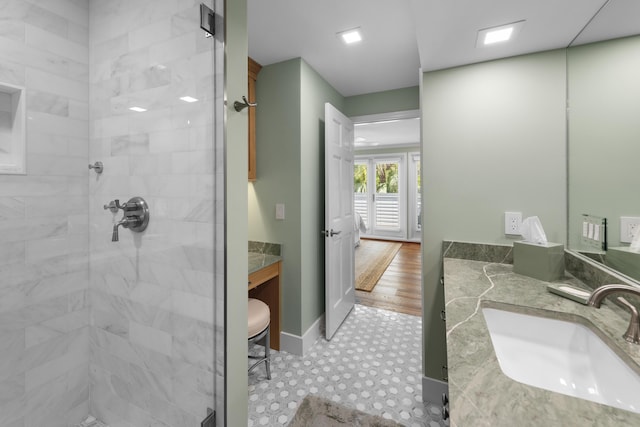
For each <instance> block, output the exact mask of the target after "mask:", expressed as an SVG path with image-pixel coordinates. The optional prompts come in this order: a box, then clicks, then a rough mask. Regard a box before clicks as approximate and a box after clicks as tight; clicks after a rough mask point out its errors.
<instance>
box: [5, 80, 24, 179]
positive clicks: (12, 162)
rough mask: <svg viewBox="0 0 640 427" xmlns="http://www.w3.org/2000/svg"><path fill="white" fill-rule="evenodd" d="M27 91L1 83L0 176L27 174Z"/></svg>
mask: <svg viewBox="0 0 640 427" xmlns="http://www.w3.org/2000/svg"><path fill="white" fill-rule="evenodd" d="M25 110H26V108H25V89H24V88H23V87H19V86H14V85H10V84H7V83H2V82H0V174H14V175H24V174H26V164H25V153H26V139H25V127H26V121H25Z"/></svg>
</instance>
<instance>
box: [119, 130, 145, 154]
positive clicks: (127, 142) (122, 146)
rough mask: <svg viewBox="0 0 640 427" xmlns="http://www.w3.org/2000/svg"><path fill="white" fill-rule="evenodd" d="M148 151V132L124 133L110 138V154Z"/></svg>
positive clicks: (143, 152)
mask: <svg viewBox="0 0 640 427" xmlns="http://www.w3.org/2000/svg"><path fill="white" fill-rule="evenodd" d="M148 153H149V134H147V133H142V134H138V135H124V136H118V137H114V138H111V155H112V156H123V155H143V154H148Z"/></svg>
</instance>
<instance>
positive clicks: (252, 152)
mask: <svg viewBox="0 0 640 427" xmlns="http://www.w3.org/2000/svg"><path fill="white" fill-rule="evenodd" d="M260 69H262V65H260V64H258V63H257V62H256V61H254V60H253V59H251V58H249V87H248V98H249V102H251V103H253V102H256V80H257V79H258V73H259V72H260ZM248 110H249V181H255V180H256V109H255V108H248Z"/></svg>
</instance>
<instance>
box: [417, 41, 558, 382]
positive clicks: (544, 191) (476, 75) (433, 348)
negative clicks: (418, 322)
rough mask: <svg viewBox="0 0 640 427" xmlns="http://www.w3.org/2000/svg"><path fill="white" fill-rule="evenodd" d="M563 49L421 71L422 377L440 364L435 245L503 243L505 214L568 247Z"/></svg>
mask: <svg viewBox="0 0 640 427" xmlns="http://www.w3.org/2000/svg"><path fill="white" fill-rule="evenodd" d="M565 94H566V57H565V51H564V50H558V51H550V52H544V53H539V54H533V55H526V56H520V57H515V58H508V59H503V60H498V61H492V62H485V63H481V64H475V65H470V66H465V67H458V68H454V69H448V70H442V71H435V72H429V73H425V74H424V75H423V80H422V138H423V146H422V162H423V168H422V171H423V172H422V173H423V176H422V182H423V200H424V206H425V208H424V211H423V215H424V217H423V224H424V226H423V235H422V241H423V260H422V262H423V263H422V265H423V334H424V357H423V363H424V369H425V371H424V372H425V374H426V376H428V377H431V378H435V379H442V375H441V366H442V365H444V364H446V347H445V334H444V323H443V322H442V320H440V311H441V310H442V309H443V288H442V286H440V277H441V276H442V261H441V256H442V250H441V246H442V241H443V240H461V241H470V242H483V243H499V244H510V243H512V242H513V239H510V238H507V237H506V236H505V235H504V226H503V217H504V211H507V210H513V211H520V212H522V213H523V216H524V217H527V216H531V215H537V216H539V217H540V220H541V221H542V224H543V226H544V228H545V231H546V234H547V238H548V239H549V240H550V241H552V242H559V243H565V241H566V145H565V136H566V121H565Z"/></svg>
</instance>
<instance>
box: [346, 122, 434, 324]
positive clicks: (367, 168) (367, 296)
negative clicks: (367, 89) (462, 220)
mask: <svg viewBox="0 0 640 427" xmlns="http://www.w3.org/2000/svg"><path fill="white" fill-rule="evenodd" d="M353 121H354V124H355V126H354V128H355V148H356V149H355V157H354V176H353V179H354V185H353V188H354V190H353V191H354V197H353V199H354V212H355V224H354V232H355V239H354V240H355V247H356V249H355V260H356V303H358V304H362V305H368V306H372V307H377V308H383V309H386V310H392V311H396V312H400V313H405V314H411V315H414V316H421V315H422V297H421V296H422V290H421V289H422V288H421V286H422V285H421V277H422V262H421V261H422V257H421V247H420V242H421V225H422V224H421V222H422V221H421V211H422V204H421V196H420V194H421V184H422V182H421V159H420V119H419V114H418V111H400V112H394V113H384V114H375V115H369V116H360V117H354V118H353ZM372 282H373V283H372Z"/></svg>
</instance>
